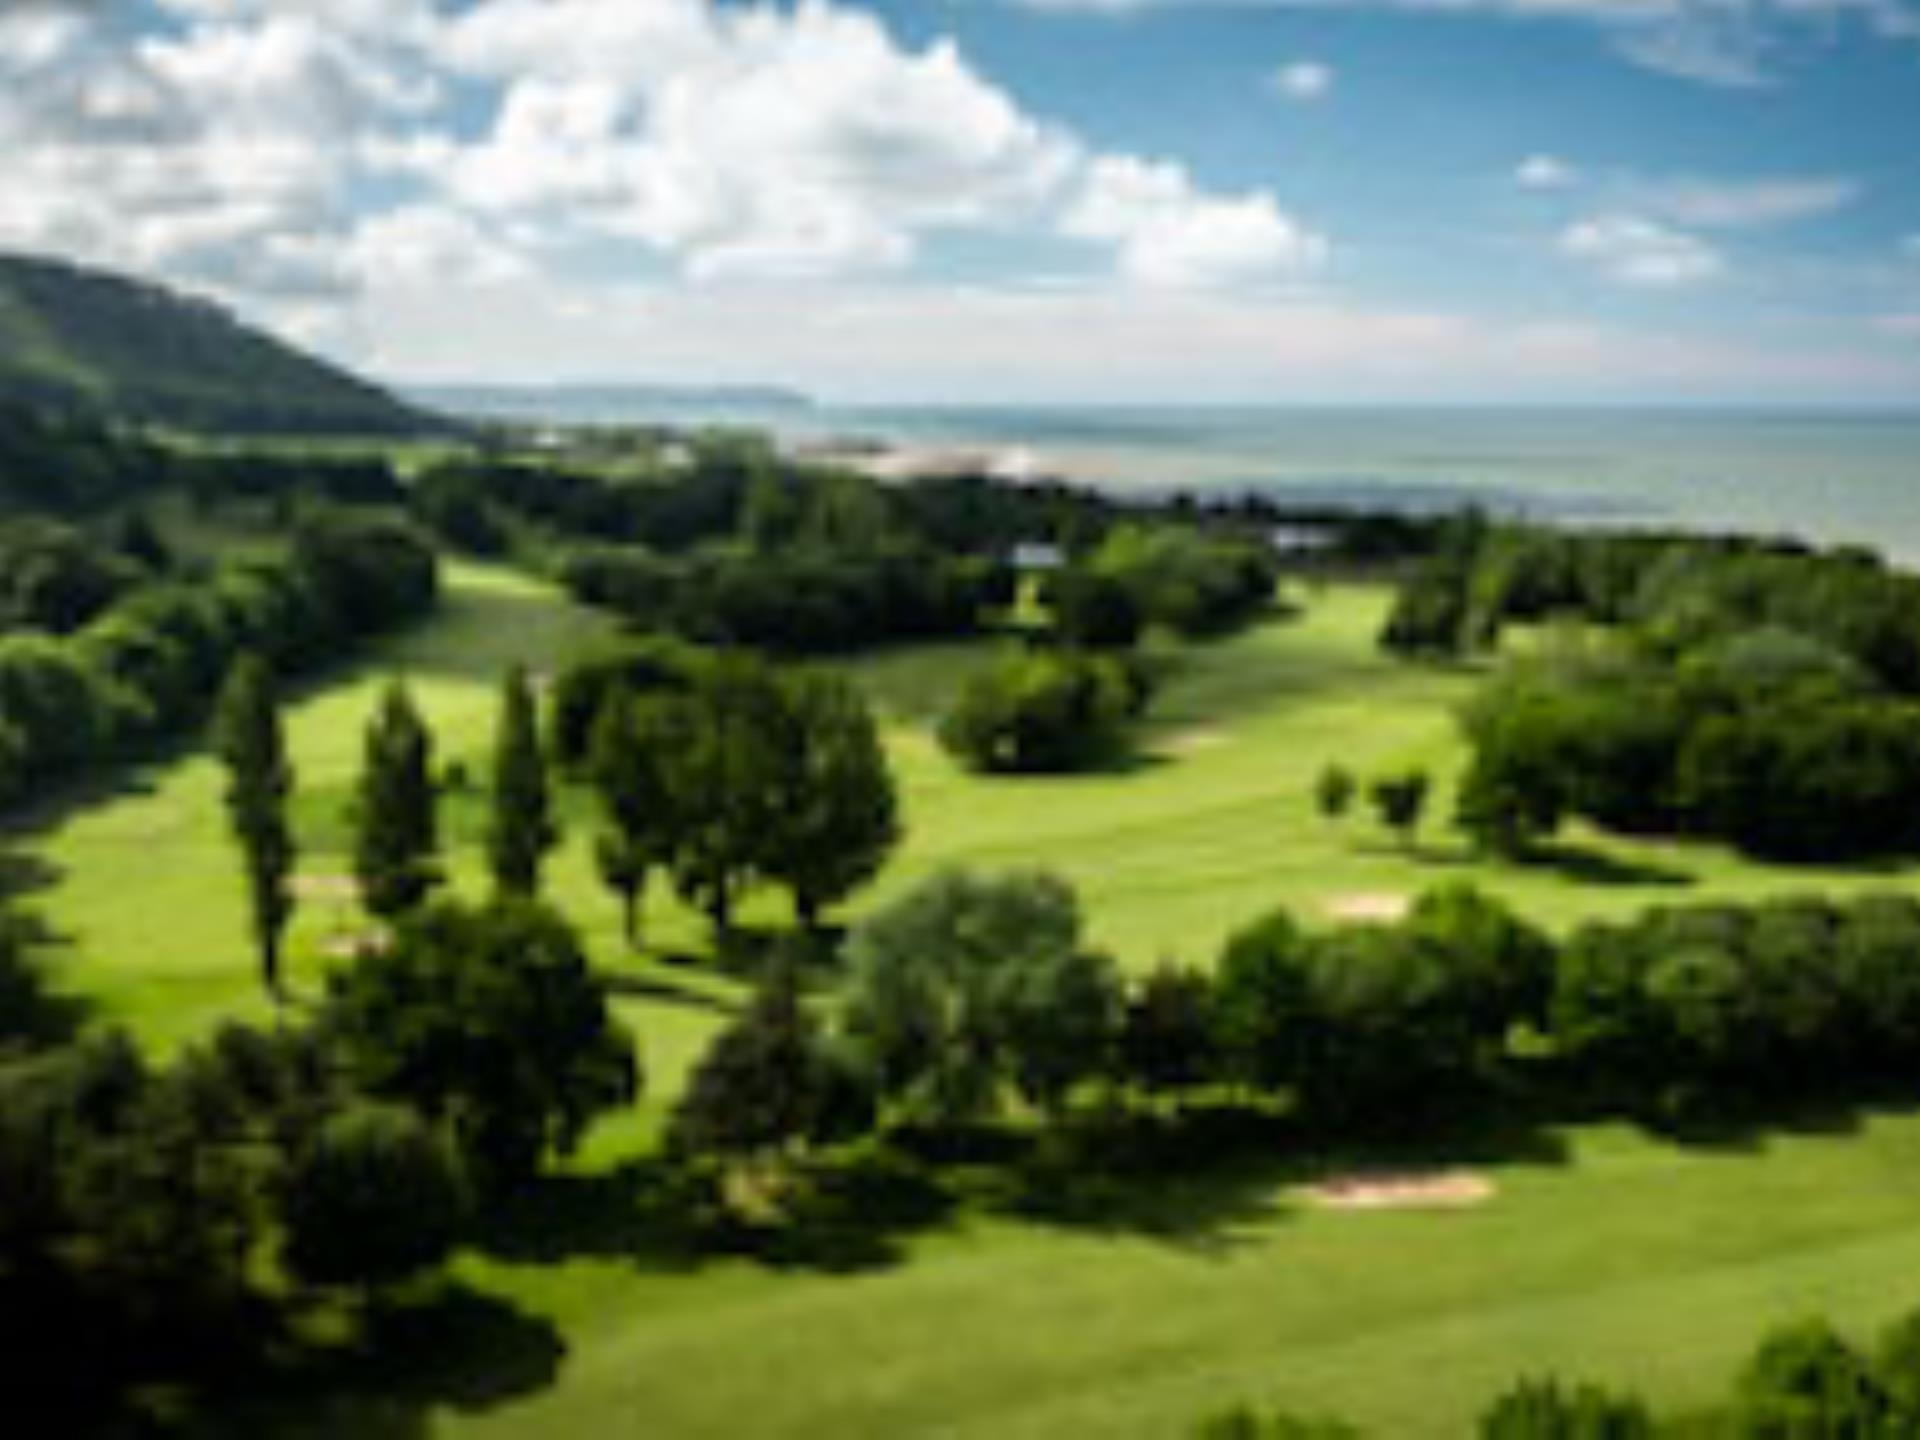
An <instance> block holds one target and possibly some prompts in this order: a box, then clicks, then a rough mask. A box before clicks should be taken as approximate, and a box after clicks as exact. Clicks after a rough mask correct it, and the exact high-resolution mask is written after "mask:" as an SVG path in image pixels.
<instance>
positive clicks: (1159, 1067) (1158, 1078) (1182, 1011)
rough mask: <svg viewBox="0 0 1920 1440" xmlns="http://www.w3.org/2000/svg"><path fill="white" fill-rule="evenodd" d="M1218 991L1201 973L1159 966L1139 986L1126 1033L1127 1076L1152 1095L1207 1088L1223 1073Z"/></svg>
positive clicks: (1122, 1051)
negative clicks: (1216, 1033) (1215, 1021)
mask: <svg viewBox="0 0 1920 1440" xmlns="http://www.w3.org/2000/svg"><path fill="white" fill-rule="evenodd" d="M1212 1004H1213V987H1212V985H1211V983H1210V982H1209V981H1208V978H1207V977H1206V976H1205V975H1204V974H1202V973H1200V972H1199V971H1197V970H1188V969H1183V968H1181V967H1180V966H1177V965H1173V964H1170V963H1164V962H1163V963H1162V964H1160V965H1158V966H1156V967H1155V968H1154V970H1153V972H1152V973H1151V974H1150V975H1148V976H1147V977H1146V979H1144V980H1142V981H1141V982H1140V983H1139V984H1138V985H1136V986H1135V987H1134V991H1133V994H1132V996H1131V997H1130V998H1129V999H1128V1001H1127V1010H1126V1018H1125V1020H1124V1022H1123V1023H1122V1026H1121V1032H1120V1057H1121V1064H1122V1068H1123V1069H1124V1070H1125V1073H1126V1076H1127V1078H1128V1079H1129V1080H1131V1081H1132V1082H1133V1083H1134V1084H1136V1085H1139V1086H1140V1087H1142V1088H1143V1089H1145V1090H1147V1091H1148V1092H1149V1093H1159V1092H1164V1091H1181V1090H1189V1089H1192V1088H1193V1087H1194V1086H1196V1085H1202V1084H1205V1083H1206V1082H1207V1081H1208V1080H1210V1079H1212V1078H1213V1077H1214V1075H1215V1073H1216V1071H1217V1069H1218V1051H1217V1047H1216V1045H1215V1043H1214V1029H1213V1012H1212Z"/></svg>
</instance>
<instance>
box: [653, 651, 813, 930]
mask: <svg viewBox="0 0 1920 1440" xmlns="http://www.w3.org/2000/svg"><path fill="white" fill-rule="evenodd" d="M661 723H662V724H663V726H664V727H665V730H666V733H667V736H668V748H667V751H666V754H667V757H668V764H667V771H666V774H667V785H668V790H669V794H670V797H671V810H672V814H673V815H674V817H675V818H674V831H673V840H672V844H671V847H670V850H669V855H668V864H669V866H670V868H671V870H672V874H673V883H674V888H675V889H676V890H677V891H679V893H680V895H681V897H682V898H683V899H685V900H686V901H687V902H688V903H689V904H691V905H693V906H695V907H696V908H698V909H699V910H701V911H703V912H704V913H705V914H706V916H707V917H708V919H709V920H710V921H711V922H712V925H713V933H714V938H715V941H716V943H718V944H720V945H723V946H724V945H725V944H727V943H728V942H729V941H730V939H731V937H732V934H733V916H734V911H735V909H736V907H737V906H738V905H739V902H740V899H741V897H742V896H743V895H744V894H745V893H746V892H747V890H748V888H749V887H750V886H751V885H752V884H753V883H754V881H755V880H757V879H758V878H760V876H761V875H762V873H763V868H762V867H763V863H764V857H765V856H766V854H767V853H768V850H769V848H770V846H771V844H772V843H773V837H774V836H776V835H777V834H778V831H779V826H780V824H781V822H782V819H783V816H782V814H781V810H782V807H783V806H784V804H785V803H786V798H787V792H786V789H785V786H784V785H783V776H784V775H785V774H786V773H787V770H788V767H789V765H790V763H791V761H790V753H791V748H790V747H791V746H792V745H793V744H794V740H793V734H792V726H791V722H790V716H789V714H788V711H787V707H786V704H785V701H784V699H783V697H782V695H781V693H780V686H779V683H778V681H777V679H776V677H775V675H774V674H773V672H772V671H771V669H769V668H768V666H767V665H766V664H765V663H764V662H761V661H758V660H754V659H752V658H749V657H747V656H737V655H730V656H727V657H725V658H724V659H721V660H718V661H716V662H714V663H713V664H712V665H710V666H709V667H708V668H707V669H706V670H705V671H704V672H703V673H702V674H701V675H700V677H699V678H698V679H697V680H696V682H695V684H694V685H693V688H692V689H691V691H690V692H689V693H688V694H686V695H685V696H684V697H678V698H676V699H675V700H673V701H670V702H668V706H667V708H666V710H665V711H664V712H663V714H662V717H661Z"/></svg>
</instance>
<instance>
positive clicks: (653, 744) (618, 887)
mask: <svg viewBox="0 0 1920 1440" xmlns="http://www.w3.org/2000/svg"><path fill="white" fill-rule="evenodd" d="M669 738H670V737H668V735H667V734H666V733H665V730H664V727H663V726H662V725H661V724H660V723H659V707H658V704H657V703H656V702H652V701H643V700H637V699H636V698H635V697H634V696H633V695H632V694H631V693H630V692H628V691H627V690H624V689H620V690H616V691H615V692H614V693H613V695H612V696H611V697H610V698H609V699H608V701H607V703H606V704H605V705H603V706H602V707H601V710H600V718H599V719H598V720H597V721H596V722H595V724H594V727H593V741H592V745H591V747H590V750H589V754H588V760H587V769H588V774H589V776H590V777H591V779H592V781H593V786H594V789H595V790H596V791H597V792H598V793H599V796H600V805H601V810H602V812H603V813H604V814H605V816H606V822H607V823H606V828H605V829H604V830H602V831H601V833H600V836H599V838H598V840H597V841H596V842H595V844H594V859H595V862H596V863H597V865H598V867H599V870H600V878H601V879H602V880H603V881H604V882H605V883H606V886H607V888H608V889H609V890H611V891H613V893H614V894H615V895H617V896H619V898H620V913H621V930H622V933H623V934H625V936H626V938H627V944H628V946H630V947H631V948H633V949H636V950H637V949H639V948H640V904H641V900H642V899H643V897H644V896H645V894H646V888H647V874H648V872H649V871H650V870H651V869H652V868H653V866H654V864H655V863H656V862H657V861H659V860H661V859H663V858H665V856H666V854H667V851H668V847H669V845H670V844H671V842H672V838H673V833H674V816H673V808H672V806H673V801H672V793H671V791H670V789H669V787H668V783H667V774H666V767H667V765H668V763H669V761H668V755H667V745H668V743H669Z"/></svg>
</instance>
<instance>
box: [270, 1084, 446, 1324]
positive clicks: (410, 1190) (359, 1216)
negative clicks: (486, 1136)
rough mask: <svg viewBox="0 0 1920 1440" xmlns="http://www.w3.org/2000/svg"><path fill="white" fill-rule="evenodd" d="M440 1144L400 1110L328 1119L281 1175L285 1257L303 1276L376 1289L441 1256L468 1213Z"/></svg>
mask: <svg viewBox="0 0 1920 1440" xmlns="http://www.w3.org/2000/svg"><path fill="white" fill-rule="evenodd" d="M467 1203H468V1202H467V1191H466V1182H465V1177H464V1176H463V1175H462V1174H461V1171H460V1166H459V1162H458V1160H457V1159H456V1158H455V1156H454V1154H453V1152H452V1150H451V1149H450V1148H449V1147H448V1146H447V1144H446V1142H445V1141H444V1140H443V1139H442V1138H441V1137H440V1136H439V1135H438V1134H437V1133H435V1131H434V1130H433V1128H432V1127H431V1126H429V1125H428V1124H427V1123H426V1122H425V1121H423V1120H422V1119H421V1118H420V1117H419V1116H418V1115H416V1114H415V1113H414V1112H413V1111H412V1110H410V1109H408V1108H406V1107H405V1106H402V1105H392V1104H382V1103H375V1102H366V1101H363V1102H360V1103H359V1104H356V1105H354V1106H352V1107H350V1108H348V1109H345V1110H342V1111H340V1112H339V1113H338V1114H335V1115H333V1116H330V1117H329V1118H328V1119H327V1120H326V1122H325V1123H324V1124H323V1125H322V1126H321V1128H320V1131H319V1134H318V1135H317V1136H316V1137H315V1138H314V1140H313V1143H312V1144H311V1145H310V1146H309V1147H308V1149H307V1151H306V1153H305V1154H304V1155H302V1156H301V1157H300V1158H299V1160H298V1161H297V1162H296V1164H295V1165H294V1168H293V1170H292V1173H291V1174H290V1175H289V1176H288V1177H287V1184H286V1195H285V1201H284V1211H283V1218H284V1221H285V1224H286V1242H285V1243H286V1251H285V1254H286V1260H287V1264H288V1266H289V1267H290V1268H291V1269H292V1270H293V1272H294V1273H295V1274H296V1275H298V1276H300V1278H301V1279H303V1280H307V1281H310V1282H313V1283H316V1284H321V1285H341V1286H351V1287H355V1288H360V1289H367V1290H375V1289H380V1288H384V1287H386V1286H390V1285H394V1284H397V1283H399V1282H400V1281H403V1280H406V1279H407V1278H409V1277H410V1276H413V1275H417V1274H419V1273H420V1272H421V1271H424V1270H431V1269H433V1268H434V1267H435V1266H437V1265H439V1264H440V1263H441V1262H442V1261H443V1260H445V1259H446V1257H447V1255H448V1254H449V1253H450V1252H451V1250H452V1248H453V1246H454V1243H455V1241H456V1240H457V1239H458V1238H459V1235H460V1231H461V1227H462V1225H463V1224H464V1222H465V1219H466V1214H467Z"/></svg>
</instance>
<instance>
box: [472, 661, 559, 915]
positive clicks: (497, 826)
mask: <svg viewBox="0 0 1920 1440" xmlns="http://www.w3.org/2000/svg"><path fill="white" fill-rule="evenodd" d="M559 841H560V828H559V826H558V825H557V824H556V823H555V821H554V815H553V798H552V796H551V795H550V794H549V792H548V789H547V763H546V757H545V755H544V753H543V752H542V749H541V745H540V719H539V715H538V713H537V711H536V710H535V707H534V699H533V686H532V685H531V684H530V683H529V682H528V680H527V672H526V671H525V670H524V669H523V668H522V667H520V666H518V665H516V666H514V667H513V669H512V670H510V671H509V672H508V673H507V678H506V680H505V682H504V683H503V684H502V686H501V689H500V727H499V729H498V731H497V732H496V734H495V738H494V752H493V819H492V824H491V825H490V826H489V827H488V830H487V861H488V864H489V865H490V866H491V867H492V869H493V883H494V886H495V887H496V888H497V889H498V890H499V891H500V893H501V894H503V895H522V896H532V895H537V894H538V893H539V891H540V866H541V863H542V862H543V861H544V860H545V858H546V854H547V852H548V851H549V850H551V849H553V847H554V846H555V845H556V844H558V843H559Z"/></svg>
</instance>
